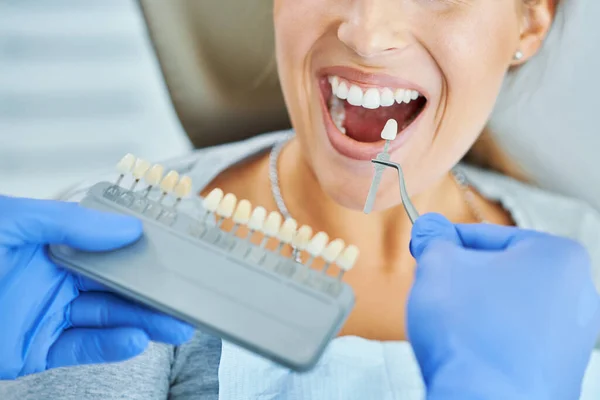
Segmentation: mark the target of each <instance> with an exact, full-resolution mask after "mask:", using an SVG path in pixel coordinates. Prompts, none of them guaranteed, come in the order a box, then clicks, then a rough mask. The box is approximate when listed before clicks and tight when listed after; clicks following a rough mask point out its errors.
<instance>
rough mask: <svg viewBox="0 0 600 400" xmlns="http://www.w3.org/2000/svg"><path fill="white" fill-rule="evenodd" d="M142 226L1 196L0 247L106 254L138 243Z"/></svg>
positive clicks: (50, 203) (96, 213) (129, 219)
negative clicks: (31, 246)
mask: <svg viewBox="0 0 600 400" xmlns="http://www.w3.org/2000/svg"><path fill="white" fill-rule="evenodd" d="M141 234H142V223H141V222H140V221H139V220H137V219H135V218H133V217H129V216H125V215H120V214H114V213H108V212H102V211H97V210H92V209H89V208H85V207H81V206H79V205H78V204H76V203H67V202H62V201H54V200H37V199H25V198H18V197H6V196H0V246H9V247H16V246H23V245H26V244H64V245H67V246H71V247H74V248H78V249H80V250H87V251H106V250H113V249H116V248H119V247H122V246H124V245H126V244H128V243H131V242H133V241H135V240H137V239H138V238H139V237H140V236H141Z"/></svg>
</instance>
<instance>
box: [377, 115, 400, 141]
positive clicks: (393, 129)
mask: <svg viewBox="0 0 600 400" xmlns="http://www.w3.org/2000/svg"><path fill="white" fill-rule="evenodd" d="M396 135H398V122H396V120H395V119H388V121H387V122H386V123H385V126H384V127H383V130H382V131H381V138H382V139H384V140H394V139H396Z"/></svg>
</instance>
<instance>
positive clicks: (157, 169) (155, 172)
mask: <svg viewBox="0 0 600 400" xmlns="http://www.w3.org/2000/svg"><path fill="white" fill-rule="evenodd" d="M164 170H165V168H164V167H163V166H162V165H160V164H154V165H153V166H152V168H150V169H149V170H148V172H146V175H145V176H144V180H145V181H146V183H147V184H148V185H150V186H156V185H158V184H159V183H160V180H161V178H162V176H163V173H164Z"/></svg>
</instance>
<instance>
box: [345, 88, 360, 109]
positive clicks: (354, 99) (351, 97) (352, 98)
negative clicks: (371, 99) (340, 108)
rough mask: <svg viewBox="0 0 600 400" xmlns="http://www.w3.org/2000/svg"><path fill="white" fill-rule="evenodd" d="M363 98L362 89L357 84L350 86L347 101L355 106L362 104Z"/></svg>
mask: <svg viewBox="0 0 600 400" xmlns="http://www.w3.org/2000/svg"><path fill="white" fill-rule="evenodd" d="M362 100H363V92H362V89H361V88H359V87H358V86H356V85H352V86H350V90H349V91H348V99H346V101H347V102H348V103H350V104H351V105H353V106H362Z"/></svg>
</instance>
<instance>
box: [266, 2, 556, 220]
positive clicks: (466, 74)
mask: <svg viewBox="0 0 600 400" xmlns="http://www.w3.org/2000/svg"><path fill="white" fill-rule="evenodd" d="M523 1H524V0H275V6H274V21H275V32H276V44H277V61H278V70H279V75H280V79H281V84H282V87H283V92H284V96H285V99H286V103H287V105H288V110H289V113H290V116H291V119H292V124H293V126H294V128H295V130H296V134H297V137H298V139H299V141H300V144H301V149H302V151H303V156H304V160H305V161H306V162H307V163H308V165H309V167H310V168H311V169H312V171H313V173H314V174H315V176H316V177H317V179H318V181H319V183H320V185H321V187H322V188H323V189H324V190H325V191H326V192H327V194H329V196H331V197H333V198H334V200H335V201H337V202H338V203H340V204H342V205H344V206H346V207H350V208H355V209H362V207H363V205H364V201H365V198H366V195H367V192H368V190H369V187H370V184H371V179H372V176H373V171H374V169H373V164H371V162H370V159H371V158H374V157H375V156H376V154H377V153H378V152H379V151H381V150H382V149H383V141H382V140H381V137H380V134H381V130H382V128H383V127H384V125H385V123H386V121H387V120H389V119H395V120H396V121H397V123H398V131H399V132H398V135H397V137H396V139H395V140H394V141H393V142H392V144H391V146H390V150H391V159H392V160H393V161H396V162H398V163H400V164H401V165H402V166H403V169H404V172H405V175H406V179H407V184H408V187H409V191H410V192H411V194H412V195H418V194H419V193H421V192H423V191H425V190H427V189H429V188H431V187H432V186H434V185H435V183H436V182H437V181H439V180H440V179H441V178H442V177H443V176H445V174H446V173H447V172H448V171H449V170H450V168H451V167H452V166H453V165H455V164H456V163H457V162H458V161H459V160H460V159H461V157H462V156H463V155H464V154H465V153H466V152H467V151H468V149H469V148H470V147H471V145H472V144H473V142H474V141H475V140H476V138H477V136H478V135H479V133H480V132H481V130H482V128H483V127H484V125H485V123H486V121H487V119H488V116H489V115H490V113H491V110H492V108H493V106H494V102H495V100H496V96H497V95H498V92H499V90H500V87H501V83H502V81H503V78H504V75H505V73H506V72H507V70H508V68H509V67H510V66H511V65H512V64H513V63H514V61H513V57H514V54H515V52H516V51H517V50H518V49H519V48H520V45H521V44H522V41H523V29H524V26H525V25H527V24H526V23H525V22H526V20H527V18H528V17H527V15H528V13H529V11H530V10H529V9H527V8H526V7H525V6H524V3H523ZM542 3H544V1H543V0H542ZM546 3H547V2H546ZM525 28H527V27H526V26H525ZM299 167H300V166H299ZM302 167H304V166H302ZM396 179H397V178H396V176H395V175H394V174H393V173H386V174H385V175H384V181H383V183H382V185H381V186H380V191H379V194H378V202H377V204H376V208H378V209H382V208H388V207H390V206H392V205H396V204H397V203H398V202H399V195H398V189H397V188H398V186H397V182H396Z"/></svg>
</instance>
